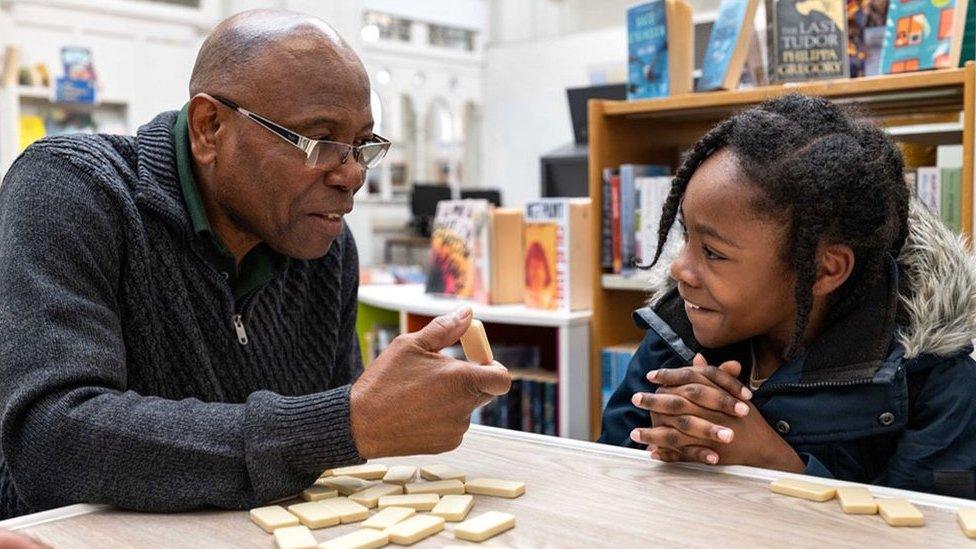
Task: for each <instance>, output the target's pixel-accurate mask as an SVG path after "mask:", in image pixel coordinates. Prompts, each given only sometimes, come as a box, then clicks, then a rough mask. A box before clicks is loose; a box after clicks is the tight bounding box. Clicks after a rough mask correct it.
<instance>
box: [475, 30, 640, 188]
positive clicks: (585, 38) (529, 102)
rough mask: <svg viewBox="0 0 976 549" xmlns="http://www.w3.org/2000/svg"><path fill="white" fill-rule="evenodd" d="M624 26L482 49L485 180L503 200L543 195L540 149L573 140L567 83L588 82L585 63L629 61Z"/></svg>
mask: <svg viewBox="0 0 976 549" xmlns="http://www.w3.org/2000/svg"><path fill="white" fill-rule="evenodd" d="M626 54H627V33H626V31H625V29H624V28H623V26H620V27H615V28H609V29H603V30H597V31H591V32H585V33H578V34H571V35H566V36H561V37H556V38H550V39H546V40H540V41H536V42H525V43H516V44H503V45H498V46H489V47H488V49H487V51H486V52H485V73H484V82H485V93H484V148H483V151H484V153H483V158H484V159H485V162H484V163H483V165H482V170H483V173H484V177H483V183H484V185H485V186H487V187H499V188H501V189H502V194H503V198H504V200H505V203H506V205H509V206H516V207H517V206H520V205H522V204H524V202H525V201H526V200H528V199H532V198H536V197H538V196H539V157H540V156H542V155H543V154H545V153H547V152H549V151H551V150H553V149H555V148H557V147H559V146H561V145H565V144H568V143H571V142H572V141H573V131H572V123H571V122H570V118H569V105H568V103H567V101H566V88H567V87H578V86H586V85H589V76H588V73H587V68H588V67H590V66H595V65H599V66H604V65H607V64H620V65H621V66H623V65H624V63H626Z"/></svg>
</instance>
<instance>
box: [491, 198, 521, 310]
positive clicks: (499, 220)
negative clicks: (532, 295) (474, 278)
mask: <svg viewBox="0 0 976 549" xmlns="http://www.w3.org/2000/svg"><path fill="white" fill-rule="evenodd" d="M489 215H490V220H491V223H490V225H491V235H490V237H489V242H490V245H491V261H490V262H489V265H490V268H491V281H490V283H489V285H488V293H489V299H488V301H489V302H490V303H493V304H496V305H499V304H507V303H521V302H522V292H523V290H524V289H525V272H524V270H523V269H524V264H523V263H522V210H520V209H517V208H493V209H492V210H491V213H490V214H489Z"/></svg>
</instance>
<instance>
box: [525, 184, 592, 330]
mask: <svg viewBox="0 0 976 549" xmlns="http://www.w3.org/2000/svg"><path fill="white" fill-rule="evenodd" d="M590 215H591V213H590V199H588V198H584V199H569V198H543V199H539V200H532V201H529V202H527V203H526V205H525V304H526V306H528V307H534V308H538V309H549V310H558V311H574V310H579V309H588V308H590V307H591V304H592V301H593V288H592V284H591V283H590V280H589V271H588V269H589V268H590V266H591V265H592V263H593V261H594V260H595V259H594V254H593V242H592V238H591V237H590V231H589V221H590Z"/></svg>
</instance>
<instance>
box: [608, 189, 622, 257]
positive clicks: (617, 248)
mask: <svg viewBox="0 0 976 549" xmlns="http://www.w3.org/2000/svg"><path fill="white" fill-rule="evenodd" d="M610 228H611V231H612V247H613V272H614V273H619V272H620V271H621V270H622V268H623V250H622V248H621V240H620V176H619V175H614V176H613V177H612V178H611V179H610Z"/></svg>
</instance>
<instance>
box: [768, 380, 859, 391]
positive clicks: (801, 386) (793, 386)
mask: <svg viewBox="0 0 976 549" xmlns="http://www.w3.org/2000/svg"><path fill="white" fill-rule="evenodd" d="M873 382H874V379H872V378H861V379H852V380H848V381H818V382H815V383H780V384H777V385H766V384H763V385H762V386H761V387H759V389H756V390H755V391H753V394H765V393H770V392H784V393H787V392H796V391H803V390H806V389H827V388H834V387H837V388H841V387H853V386H855V385H870V384H871V383H873Z"/></svg>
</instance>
